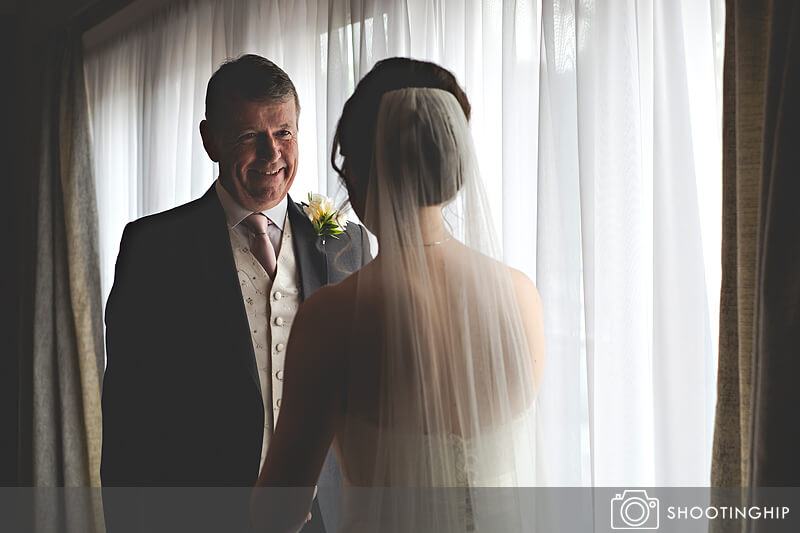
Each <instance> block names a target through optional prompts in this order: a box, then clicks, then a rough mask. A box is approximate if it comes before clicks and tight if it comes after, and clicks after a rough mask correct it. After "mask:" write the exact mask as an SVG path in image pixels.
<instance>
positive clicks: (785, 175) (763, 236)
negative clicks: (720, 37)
mask: <svg viewBox="0 0 800 533" xmlns="http://www.w3.org/2000/svg"><path fill="white" fill-rule="evenodd" d="M726 17H727V22H726V42H725V44H726V50H725V74H724V89H723V90H724V104H723V105H724V111H723V150H724V153H723V191H724V192H723V244H722V267H723V279H722V293H721V309H720V352H719V374H718V400H717V415H716V422H715V431H714V450H713V464H712V476H711V482H712V485H714V486H752V487H759V486H790V485H794V486H796V485H800V461H798V457H797V454H798V453H799V452H798V450H800V433H798V432H797V431H795V430H794V426H795V425H796V420H797V406H798V405H800V387H798V383H797V380H798V376H800V230H799V229H798V228H800V3H797V2H795V1H793V0H774V1H771V2H752V1H744V0H729V1H728V2H727V6H726ZM756 527H757V526H756Z"/></svg>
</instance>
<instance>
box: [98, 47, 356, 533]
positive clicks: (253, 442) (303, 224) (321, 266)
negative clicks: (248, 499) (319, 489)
mask: <svg viewBox="0 0 800 533" xmlns="http://www.w3.org/2000/svg"><path fill="white" fill-rule="evenodd" d="M299 112H300V103H299V99H298V96H297V92H296V90H295V87H294V85H293V84H292V82H291V80H290V79H289V77H288V76H287V75H286V73H285V72H284V71H283V70H281V69H280V68H279V67H277V66H276V65H275V64H273V63H272V62H270V61H269V60H267V59H264V58H262V57H259V56H255V55H245V56H242V57H240V58H238V59H236V60H233V61H229V62H227V63H225V64H223V65H222V66H221V67H220V68H219V70H217V72H216V73H215V74H214V75H213V76H212V77H211V79H210V80H209V82H208V87H207V92H206V119H205V120H203V121H202V122H201V123H200V133H201V136H202V139H203V145H204V147H205V149H206V152H207V153H208V155H209V157H210V158H211V159H212V160H213V161H215V162H217V163H219V177H218V179H217V180H216V181H215V182H214V184H213V185H212V186H211V188H210V189H209V190H208V192H206V193H205V194H204V195H203V196H202V197H201V198H199V199H197V200H195V201H193V202H190V203H188V204H185V205H182V206H179V207H176V208H174V209H172V210H170V211H166V212H164V213H159V214H156V215H152V216H149V217H144V218H142V219H139V220H137V221H135V222H132V223H131V224H129V225H128V226H127V227H126V228H125V232H124V234H123V237H122V242H121V244H120V252H119V257H118V259H117V267H116V274H115V278H114V286H113V288H112V291H111V295H110V296H109V299H108V304H107V308H106V326H107V330H106V335H107V361H108V363H107V367H106V373H105V378H104V384H103V457H102V466H101V476H102V480H103V484H104V486H252V485H254V484H255V482H256V479H257V477H258V473H259V470H260V466H261V464H262V463H263V461H264V458H265V457H266V451H267V447H268V445H269V439H270V436H271V434H272V431H273V429H274V425H275V421H276V419H277V417H278V412H279V407H280V402H281V390H282V382H283V367H284V354H285V349H286V345H287V342H288V339H289V331H290V328H291V324H292V320H293V318H294V315H295V313H296V312H297V308H298V306H299V305H300V303H301V302H302V301H303V300H304V299H305V298H308V297H309V296H310V295H311V294H312V293H313V292H314V291H315V290H317V289H318V288H320V287H321V286H323V285H325V284H327V283H335V282H337V281H340V280H342V279H343V278H344V277H346V276H347V275H348V274H349V273H351V272H353V271H354V270H356V269H358V268H359V267H361V266H362V265H363V264H364V263H365V262H366V261H368V260H369V258H370V254H369V245H368V240H367V238H366V233H365V231H364V229H363V228H362V227H361V226H358V225H354V224H348V225H347V227H346V228H345V229H346V235H340V236H339V237H340V238H338V239H327V240H323V239H322V238H320V237H318V236H317V235H316V233H315V230H314V228H313V226H312V224H311V223H310V222H309V220H308V219H307V218H306V216H305V215H304V214H303V212H302V210H301V208H300V206H299V205H298V204H296V203H294V202H293V201H292V200H291V198H290V197H289V196H288V191H289V188H290V187H291V185H292V182H293V181H294V178H295V175H296V173H297V170H298V169H297V161H298V145H297V118H298V114H299ZM324 356H325V355H324V354H322V353H321V354H320V357H324ZM338 479H339V472H338V466H337V465H336V460H335V458H334V457H333V454H332V453H330V454H329V456H328V461H326V467H325V469H323V473H322V475H321V477H320V482H319V483H320V485H335V484H337V483H338V482H339V481H338ZM312 514H315V519H312V521H311V522H310V523H309V524H307V526H306V530H314V531H322V530H324V529H323V524H322V523H321V521H320V519H319V517H318V516H319V514H320V513H319V512H317V513H312Z"/></svg>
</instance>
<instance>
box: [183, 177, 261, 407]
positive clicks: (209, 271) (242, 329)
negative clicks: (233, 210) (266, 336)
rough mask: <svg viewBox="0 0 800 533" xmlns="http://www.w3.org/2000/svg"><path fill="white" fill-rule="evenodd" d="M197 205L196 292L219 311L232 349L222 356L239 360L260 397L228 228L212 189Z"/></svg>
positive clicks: (256, 371) (253, 355)
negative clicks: (205, 295) (203, 293)
mask: <svg viewBox="0 0 800 533" xmlns="http://www.w3.org/2000/svg"><path fill="white" fill-rule="evenodd" d="M198 203H199V205H198V214H197V224H196V231H194V232H193V233H194V237H195V244H194V249H195V250H197V251H198V254H197V260H198V262H197V266H198V267H199V269H200V271H201V274H200V283H199V284H198V287H197V290H199V291H204V292H205V293H206V294H207V295H208V298H209V299H210V300H211V301H213V302H214V303H215V307H216V309H217V310H218V312H217V313H215V314H216V315H217V316H218V317H219V320H220V324H219V327H220V331H219V334H220V335H222V336H223V338H225V339H227V340H226V343H227V346H229V347H230V350H229V352H228V353H225V354H223V356H224V357H233V358H236V359H239V362H240V363H241V364H242V365H243V366H244V368H245V370H246V371H247V373H248V374H249V375H250V377H251V379H252V381H253V384H254V387H255V389H256V391H257V392H258V395H259V397H261V385H260V384H259V379H258V369H257V367H256V357H255V353H254V352H253V341H252V339H251V337H250V327H249V324H248V321H247V313H246V311H245V308H244V301H243V300H242V292H241V288H240V287H239V277H238V275H237V274H236V261H235V260H234V258H233V252H232V251H231V240H230V235H229V234H228V224H227V222H226V220H225V211H224V210H223V209H222V204H220V203H219V198H218V197H217V192H216V190H214V186H213V185H212V186H211V188H210V189H209V190H208V192H206V194H204V195H203V196H202V198H200V200H198Z"/></svg>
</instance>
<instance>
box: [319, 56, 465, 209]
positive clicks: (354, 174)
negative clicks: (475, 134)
mask: <svg viewBox="0 0 800 533" xmlns="http://www.w3.org/2000/svg"><path fill="white" fill-rule="evenodd" d="M411 87H420V88H433V89H441V90H444V91H447V92H449V93H451V94H452V95H453V96H454V97H455V98H456V100H457V101H458V104H459V105H460V107H461V109H462V111H463V112H464V116H465V117H466V119H467V120H469V117H470V110H471V108H470V104H469V100H468V99H467V95H466V94H465V93H464V91H463V89H461V87H460V86H459V85H458V82H457V81H456V78H455V76H453V74H452V73H450V71H448V70H446V69H444V68H442V67H440V66H439V65H436V64H435V63H431V62H428V61H418V60H415V59H409V58H404V57H392V58H389V59H384V60H382V61H379V62H378V63H376V64H375V66H374V67H373V68H372V70H370V71H369V73H367V75H366V76H364V78H363V79H362V80H361V81H360V82H359V83H358V86H357V87H356V90H355V91H354V92H353V95H352V96H351V97H350V98H349V99H348V100H347V102H346V103H345V105H344V110H343V111H342V116H341V118H340V119H339V123H338V124H337V126H336V133H335V135H334V137H333V149H332V151H331V165H332V166H333V168H334V170H336V172H337V173H338V174H339V176H340V177H341V178H342V179H343V180H344V182H345V185H346V186H347V187H348V190H349V191H350V195H351V198H352V197H353V196H354V194H353V193H354V192H356V193H358V195H359V196H362V197H363V195H364V194H365V191H366V188H367V183H368V181H369V176H370V170H371V168H372V164H373V157H374V152H375V133H376V132H375V125H376V122H377V118H378V110H379V108H380V105H381V99H382V98H383V96H384V94H386V93H387V92H390V91H394V90H397V89H406V88H411ZM420 150H426V147H424V146H421V147H420ZM338 153H341V155H342V158H343V161H342V164H341V166H339V165H338V164H337V154H338ZM451 189H452V187H442V184H441V183H430V184H425V186H424V191H420V204H421V205H435V204H439V203H442V202H444V201H446V200H448V199H449V198H450V197H451V196H452V195H453V194H454V193H455V191H454V190H451ZM353 207H356V208H357V206H355V205H354V206H353Z"/></svg>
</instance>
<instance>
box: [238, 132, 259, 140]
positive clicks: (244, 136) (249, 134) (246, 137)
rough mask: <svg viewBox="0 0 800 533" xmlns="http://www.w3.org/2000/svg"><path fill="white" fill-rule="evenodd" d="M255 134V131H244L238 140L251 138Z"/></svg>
mask: <svg viewBox="0 0 800 533" xmlns="http://www.w3.org/2000/svg"><path fill="white" fill-rule="evenodd" d="M255 136H256V134H255V133H245V134H244V135H242V136H241V137H239V140H240V141H246V140H248V139H252V138H254V137H255Z"/></svg>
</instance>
